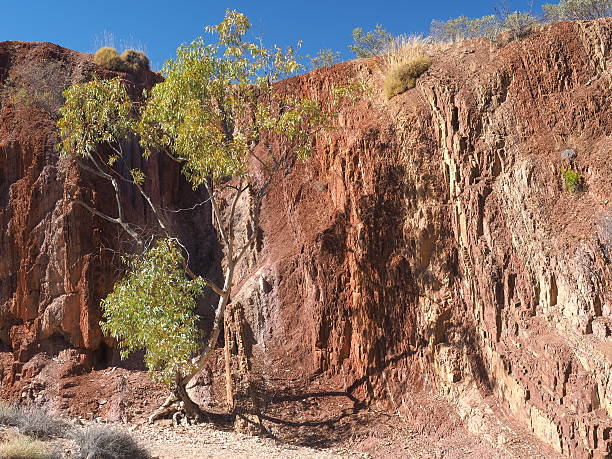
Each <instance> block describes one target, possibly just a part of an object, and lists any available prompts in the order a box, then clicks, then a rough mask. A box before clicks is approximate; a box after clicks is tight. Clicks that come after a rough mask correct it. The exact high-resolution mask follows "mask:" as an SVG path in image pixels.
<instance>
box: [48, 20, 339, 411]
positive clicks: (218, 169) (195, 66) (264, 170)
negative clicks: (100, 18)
mask: <svg viewBox="0 0 612 459" xmlns="http://www.w3.org/2000/svg"><path fill="white" fill-rule="evenodd" d="M249 28H250V24H249V21H248V19H247V18H246V17H245V16H244V15H242V14H241V13H238V12H236V11H229V10H228V11H227V13H226V16H225V18H224V20H223V21H222V22H221V23H220V24H218V25H217V26H213V27H207V28H206V31H207V32H209V33H212V34H214V35H216V37H217V40H216V41H215V42H212V43H208V42H207V41H206V40H205V39H204V38H201V37H200V38H197V39H195V40H194V41H193V42H191V43H190V44H187V45H182V46H180V47H179V48H178V49H177V52H176V57H175V58H173V59H171V60H169V61H168V62H166V63H165V64H164V66H163V69H162V71H161V73H162V76H163V77H164V80H163V82H161V83H158V84H157V85H155V86H154V87H153V88H152V89H151V90H150V92H148V93H145V94H144V95H143V100H142V101H141V102H139V103H135V102H133V101H132V100H131V99H130V97H129V96H128V93H127V91H126V89H125V84H124V82H122V81H120V80H119V79H112V80H100V79H93V80H91V81H89V82H85V83H80V84H75V85H74V86H72V87H70V88H69V89H67V90H66V91H65V94H64V96H65V98H66V103H65V105H64V107H63V108H62V109H61V115H62V118H61V119H60V121H59V123H58V126H59V129H60V137H61V142H60V144H59V147H60V150H61V151H62V152H63V153H64V154H66V155H70V156H71V157H73V158H75V159H76V160H77V161H78V162H79V164H80V165H81V167H83V168H84V169H85V170H88V171H90V172H91V173H93V174H96V175H97V176H99V177H101V178H104V179H105V180H108V181H109V182H110V183H111V184H112V189H113V190H114V194H115V198H114V201H115V204H116V215H109V214H106V213H103V212H102V211H101V210H100V209H97V208H95V207H94V206H93V205H90V204H88V203H87V202H85V201H84V200H81V199H75V201H76V202H78V203H79V204H81V205H82V206H84V207H85V208H87V209H88V210H89V211H91V212H92V213H94V214H96V215H98V216H99V217H100V218H103V219H105V220H108V221H110V222H113V223H116V224H118V225H120V226H121V227H122V228H123V229H124V230H125V231H126V232H127V234H129V235H130V236H131V237H132V238H133V239H134V241H136V246H137V247H138V250H137V253H135V254H133V255H131V256H127V257H126V258H125V262H126V265H127V270H126V273H125V274H124V276H123V277H122V278H121V279H120V280H119V281H118V282H117V283H116V284H115V286H114V289H113V291H112V292H111V293H110V294H109V295H108V296H107V297H106V299H104V300H103V302H102V309H103V318H104V322H103V324H102V327H103V330H104V331H106V332H107V333H109V334H110V335H111V336H113V337H115V338H116V339H117V340H118V341H119V345H120V348H121V350H122V354H123V355H126V354H127V353H129V352H131V351H134V350H137V349H145V350H146V354H145V363H146V364H147V366H148V368H149V370H150V372H151V374H152V375H153V377H155V378H157V379H158V380H160V381H162V382H164V383H166V384H168V385H169V386H170V387H171V389H172V395H171V396H170V397H169V398H168V400H167V401H166V402H165V403H164V406H166V407H168V406H169V405H171V404H172V403H173V402H175V401H176V400H180V401H182V402H183V404H184V408H185V410H186V411H187V412H188V414H190V415H192V416H197V415H198V413H199V408H198V406H197V405H196V404H195V403H193V402H192V401H191V400H190V398H189V395H188V394H187V391H186V386H187V384H188V383H189V381H190V380H191V379H192V378H193V377H194V376H195V375H196V374H197V373H198V371H200V370H201V369H202V368H203V367H204V365H205V363H206V361H207V359H208V358H209V356H210V355H211V353H212V352H213V350H214V349H215V347H216V345H217V341H218V337H219V333H220V330H221V327H222V323H223V318H224V314H225V310H226V308H227V306H228V304H229V302H230V299H231V296H232V292H233V286H234V285H235V283H236V282H235V272H236V266H237V265H238V263H240V261H241V260H242V259H243V258H244V256H245V254H246V253H247V251H248V250H249V247H251V246H252V244H253V242H254V241H255V239H256V237H257V234H258V227H259V218H260V217H259V208H260V204H261V201H262V199H263V197H264V196H265V195H266V193H267V192H268V191H269V189H270V186H271V185H272V184H273V183H274V181H275V180H278V179H282V177H283V176H284V174H285V173H286V172H287V171H288V170H289V169H290V168H291V167H292V166H293V165H294V164H295V162H296V160H303V159H305V158H307V157H308V156H309V154H310V152H311V150H312V148H313V139H314V134H315V133H316V132H317V131H318V130H321V129H324V128H326V127H328V126H329V125H330V120H331V117H332V108H331V107H329V106H328V107H327V109H323V108H322V106H321V105H320V104H319V103H318V102H317V101H316V100H314V99H312V98H308V97H300V96H297V95H291V94H288V93H286V92H283V91H279V90H278V86H277V85H275V83H276V82H278V81H279V80H281V79H283V78H285V77H287V76H290V75H292V74H295V73H296V72H298V71H299V70H300V69H301V66H300V64H299V63H298V60H297V58H296V54H295V52H294V49H293V48H291V47H288V48H286V49H282V48H280V47H278V46H275V47H273V48H270V49H268V48H265V47H263V46H262V45H261V44H259V43H256V42H254V41H248V40H247V33H248V31H249ZM345 94H347V92H346V88H338V89H337V92H336V95H337V96H338V97H341V96H342V95H345ZM336 100H337V99H336ZM134 139H136V140H137V141H138V142H139V143H140V145H141V147H142V151H143V157H144V158H145V159H149V158H150V157H151V156H152V155H166V156H167V157H169V158H171V159H172V160H174V161H176V162H177V163H179V164H180V165H181V170H182V173H183V174H184V176H185V177H186V178H187V180H188V181H189V182H190V183H191V184H192V186H193V187H194V188H199V187H204V188H205V189H206V191H207V195H208V199H209V200H210V207H211V209H212V211H211V212H212V217H213V221H214V224H215V227H216V230H217V233H218V237H219V239H220V242H221V243H222V245H223V247H224V255H225V263H224V281H223V285H216V284H215V283H214V282H212V281H210V280H208V279H205V278H203V277H202V276H199V275H196V274H195V273H193V272H192V271H191V270H190V269H189V266H188V262H187V260H188V256H189V254H188V253H187V251H186V249H185V247H184V245H182V244H181V241H180V240H179V239H178V238H177V236H176V234H173V231H172V227H171V225H170V224H169V220H168V218H167V215H166V211H165V210H164V209H162V208H161V207H160V206H159V205H157V204H156V203H155V202H154V200H153V199H151V197H150V196H149V195H148V194H147V192H146V187H145V186H144V184H145V179H146V176H145V173H144V171H142V170H140V169H136V168H132V169H130V159H129V157H128V156H129V155H128V154H127V152H126V149H125V145H127V144H128V142H127V141H129V140H134ZM272 142H274V144H273V143H272ZM256 147H257V148H256ZM103 152H110V154H102V153H103ZM122 170H123V171H126V170H130V174H129V175H128V174H122V172H121V171H122ZM253 170H256V171H257V173H253ZM124 181H126V182H129V183H130V184H131V185H132V186H133V187H134V188H135V190H137V192H138V193H140V194H141V195H142V196H143V198H144V200H145V201H146V203H147V204H148V205H149V206H150V208H151V209H152V211H153V214H154V215H155V217H156V220H157V226H158V230H159V233H161V237H159V238H158V239H157V240H155V241H151V240H146V239H144V238H143V237H142V236H141V235H140V232H139V231H137V230H136V229H135V228H134V227H133V226H132V225H131V224H130V222H129V219H127V218H126V216H125V210H124V200H125V196H124V195H122V192H121V190H122V186H121V182H124ZM245 194H248V196H249V198H250V201H251V203H252V204H251V209H250V216H249V218H250V225H249V226H250V233H249V234H248V235H247V237H246V238H245V237H242V238H241V237H239V236H238V235H237V208H238V203H239V200H240V199H241V197H243V196H244V195H245ZM205 287H210V288H211V289H212V290H213V291H214V292H215V293H216V294H217V295H218V297H219V300H218V304H217V305H216V307H215V318H214V322H213V325H212V329H211V330H210V331H209V333H208V337H207V339H206V341H205V343H204V344H202V339H201V336H199V333H198V330H197V327H196V319H197V316H196V314H195V312H194V309H195V305H196V301H197V298H198V296H199V295H201V294H202V292H203V290H204V288H205Z"/></svg>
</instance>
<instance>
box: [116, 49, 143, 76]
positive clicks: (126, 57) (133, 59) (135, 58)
mask: <svg viewBox="0 0 612 459" xmlns="http://www.w3.org/2000/svg"><path fill="white" fill-rule="evenodd" d="M121 61H122V63H123V65H124V67H125V68H126V69H129V70H131V71H132V72H138V71H140V70H145V69H148V68H149V58H148V57H147V55H146V54H145V53H143V52H142V51H136V50H134V49H126V50H125V51H123V53H121Z"/></svg>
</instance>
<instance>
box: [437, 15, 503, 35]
mask: <svg viewBox="0 0 612 459" xmlns="http://www.w3.org/2000/svg"><path fill="white" fill-rule="evenodd" d="M429 32H430V36H431V37H432V38H433V39H434V40H437V41H442V42H455V41H460V40H468V39H470V38H478V37H485V38H488V39H489V40H493V39H494V38H495V37H496V36H497V35H498V34H499V33H500V32H501V25H500V23H499V20H498V18H497V17H496V16H495V15H493V14H491V15H489V16H483V17H481V18H468V17H467V16H459V17H457V18H454V19H449V20H448V21H437V20H435V19H434V20H433V21H431V25H430V26H429Z"/></svg>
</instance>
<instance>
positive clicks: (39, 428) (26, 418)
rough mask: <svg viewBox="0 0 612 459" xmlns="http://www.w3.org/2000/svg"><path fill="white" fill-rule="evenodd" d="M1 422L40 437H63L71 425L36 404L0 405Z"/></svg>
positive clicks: (24, 432) (26, 433) (25, 433)
mask: <svg viewBox="0 0 612 459" xmlns="http://www.w3.org/2000/svg"><path fill="white" fill-rule="evenodd" d="M0 424H2V425H6V426H12V427H17V429H19V432H21V433H22V434H24V435H28V436H30V437H34V438H38V439H47V438H53V437H63V436H65V435H66V433H67V432H68V431H69V430H70V426H69V425H68V424H67V423H66V422H64V421H63V420H61V419H58V418H54V417H51V416H50V415H49V414H48V413H47V412H46V411H44V410H43V409H41V408H37V407H34V406H27V407H23V406H19V405H0Z"/></svg>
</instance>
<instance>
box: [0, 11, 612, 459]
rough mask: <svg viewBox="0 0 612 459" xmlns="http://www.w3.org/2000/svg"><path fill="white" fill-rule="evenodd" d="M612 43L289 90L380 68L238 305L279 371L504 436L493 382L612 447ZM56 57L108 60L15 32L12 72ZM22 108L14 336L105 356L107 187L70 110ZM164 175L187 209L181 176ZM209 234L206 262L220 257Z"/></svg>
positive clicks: (270, 234)
mask: <svg viewBox="0 0 612 459" xmlns="http://www.w3.org/2000/svg"><path fill="white" fill-rule="evenodd" d="M611 47H612V21H611V20H598V21H592V22H572V23H559V24H556V25H554V26H551V27H545V28H541V29H539V30H537V31H535V32H534V33H532V34H531V35H529V36H528V37H526V38H525V39H522V40H520V41H515V42H511V43H509V44H507V45H505V46H503V47H495V46H492V45H491V44H490V43H489V42H488V41H486V40H484V39H482V40H473V41H469V42H463V43H459V44H456V45H453V46H450V47H449V48H448V49H446V50H445V51H444V52H442V53H439V54H438V55H437V56H436V58H435V59H434V63H433V65H432V66H431V68H430V69H429V70H428V72H427V73H426V74H425V75H423V76H422V77H421V78H419V80H418V83H417V87H416V88H415V89H413V90H410V91H408V92H406V93H404V94H402V95H400V96H397V97H395V98H394V99H392V100H391V101H389V102H386V101H384V100H383V99H382V96H381V95H380V91H379V89H380V87H381V83H382V68H381V65H380V63H379V62H377V61H376V60H368V61H356V62H352V63H346V64H341V65H339V66H336V67H334V68H332V69H322V70H317V71H314V72H312V73H310V74H308V75H304V76H302V77H299V78H294V79H291V80H288V81H287V82H285V83H284V85H285V87H286V88H287V89H288V90H290V91H295V92H296V93H301V94H310V95H315V96H316V95H317V94H325V93H326V91H327V89H329V87H330V85H331V84H333V83H335V82H343V81H346V79H347V78H350V77H353V76H360V77H363V78H365V79H367V80H368V81H369V82H370V83H371V85H372V86H373V88H374V95H373V96H372V97H371V98H369V99H368V100H367V101H362V102H359V103H358V104H356V105H355V106H353V107H347V108H346V109H345V110H343V112H342V113H341V114H340V118H339V123H340V127H339V128H338V129H336V130H334V131H332V132H330V133H328V134H325V135H323V136H321V137H320V138H319V139H318V140H317V147H318V149H317V152H316V154H315V155H314V156H313V158H311V159H310V160H309V161H307V162H306V163H305V164H300V165H298V166H297V167H296V168H295V170H294V171H293V172H292V173H291V174H290V175H289V176H288V177H287V178H286V179H285V180H283V181H282V183H280V184H279V185H278V186H277V187H276V188H274V190H273V191H272V192H271V194H270V195H269V196H268V197H267V198H266V201H265V203H264V208H263V209H262V221H263V224H262V228H261V231H262V238H261V241H260V244H258V246H257V249H256V250H255V251H254V252H253V253H252V254H251V257H250V258H249V260H248V262H247V264H245V265H244V266H243V267H242V275H243V281H242V284H241V290H240V292H239V294H238V295H236V298H235V302H237V303H240V304H242V305H243V306H244V311H245V314H246V316H247V319H248V321H249V325H250V329H251V330H252V332H253V333H252V337H253V344H254V348H253V349H254V352H253V355H254V357H253V359H254V360H256V361H257V362H258V364H257V368H258V371H260V372H261V374H262V377H263V378H264V379H265V378H269V379H272V378H279V377H280V378H281V379H282V378H285V379H290V378H289V377H288V376H287V375H291V378H297V377H309V376H312V375H324V376H325V377H327V378H329V380H331V381H333V382H334V384H336V385H337V386H338V389H342V390H347V389H349V388H350V390H351V391H356V392H355V393H357V392H359V396H360V397H369V398H370V399H375V400H379V401H380V402H381V403H382V404H383V405H384V406H385V407H387V408H388V409H393V410H401V409H402V407H403V406H404V405H405V404H408V401H409V399H410V397H411V394H414V393H417V392H419V391H431V392H434V393H437V394H441V395H443V396H444V397H446V398H447V399H448V400H450V401H452V402H453V404H454V405H455V406H456V407H457V412H458V413H459V415H460V416H461V417H462V418H463V419H464V420H465V423H466V425H467V426H468V427H469V428H470V429H471V430H472V431H474V432H476V433H479V434H481V435H483V436H487V435H489V431H488V430H487V429H488V428H487V425H488V423H490V422H495V416H493V415H492V414H491V413H490V410H487V408H486V406H485V405H484V404H483V403H482V400H483V396H484V395H483V394H486V393H492V394H494V396H495V397H496V399H497V400H498V401H499V403H500V405H502V406H503V407H506V408H507V409H508V410H509V411H510V412H511V413H512V415H513V416H514V417H515V418H516V419H518V420H519V421H520V422H521V423H522V424H523V425H524V426H526V427H527V428H529V429H531V430H532V431H533V432H534V434H535V435H536V436H537V437H539V438H540V439H541V440H542V441H544V442H546V443H548V444H550V445H551V446H552V447H554V448H555V449H556V450H557V451H558V452H560V453H563V454H566V455H574V456H579V457H590V456H595V457H606V455H610V454H612V438H611V436H612V376H611V375H612V371H611V370H612V318H611V316H612V209H611V203H610V200H612V180H611V179H610V177H612V165H611V164H610V161H609V159H610V157H611V154H612V140H611V139H612V137H611V136H612V123H611V121H610V120H611V119H612V116H611V115H612V108H611V104H610V95H611V86H612V76H611V74H610V65H611V55H610V49H611ZM51 52H55V53H58V55H59V56H60V57H59V58H60V59H62V60H63V61H65V62H66V63H67V64H66V65H68V66H70V68H71V69H79V68H81V67H79V66H87V65H91V64H87V63H86V62H85V57H84V56H83V55H78V54H76V53H71V52H68V51H66V50H61V49H59V48H55V47H51V46H50V45H28V44H14V43H8V44H2V45H0V78H6V76H7V75H8V74H9V73H10V72H11V71H13V70H11V69H14V65H15V64H14V62H15V60H16V59H18V57H16V56H21V57H20V58H21V59H25V57H24V56H28V55H29V54H28V53H51ZM55 58H57V57H55ZM74 71H76V70H73V72H74ZM73 75H74V74H73ZM73 77H74V76H73ZM2 110H3V111H2V118H1V124H0V144H1V145H2V147H1V150H0V165H1V167H0V192H1V193H0V199H1V200H2V204H3V206H2V209H1V210H0V228H2V236H1V239H0V247H1V253H2V259H1V261H0V281H1V288H0V306H2V316H1V317H2V318H1V324H0V328H1V329H2V331H3V335H2V341H3V343H5V344H7V345H8V346H10V347H11V349H12V351H13V353H14V354H15V356H16V358H17V360H18V362H24V361H26V360H27V359H28V358H29V356H31V355H32V353H33V352H36V351H37V350H39V349H41V346H42V347H44V346H43V344H44V343H47V342H49V340H50V339H51V338H54V337H55V338H56V339H60V338H61V340H63V342H64V343H67V344H66V345H70V346H75V347H78V348H81V349H83V351H84V352H86V351H87V350H89V351H91V350H95V349H99V348H100V346H101V339H102V338H101V336H100V334H99V328H98V326H97V321H98V319H99V312H98V308H97V302H98V300H99V298H100V297H101V296H102V295H103V294H104V293H105V292H106V291H107V290H108V288H109V286H110V285H111V283H112V281H113V280H114V278H115V273H114V272H113V271H112V262H111V260H109V259H108V258H106V257H105V255H104V254H103V253H102V251H101V249H100V247H104V246H113V244H114V242H112V241H113V240H114V239H116V237H117V236H116V234H117V233H116V229H113V228H109V227H106V226H105V225H104V224H102V223H101V222H99V221H98V219H96V218H95V217H92V216H91V215H88V214H87V212H85V211H84V210H83V209H77V208H76V207H75V206H73V205H71V204H69V203H67V201H66V200H65V199H64V198H65V196H66V194H67V193H68V192H81V193H88V195H87V196H89V197H90V198H91V199H99V200H100V201H96V202H100V203H101V205H103V196H104V190H103V189H99V188H98V187H99V186H101V185H99V184H97V183H96V182H95V181H91V178H88V177H86V176H83V174H82V173H80V172H79V171H78V170H77V169H76V168H75V167H74V165H72V164H69V163H67V162H66V161H65V160H58V158H57V156H56V154H55V153H53V150H52V148H51V145H52V143H53V135H52V134H51V132H52V125H51V124H50V123H49V122H42V121H41V120H40V119H39V118H37V117H35V116H31V114H27V115H20V114H19V113H20V112H19V111H16V110H13V109H11V108H7V107H3V108H2ZM568 148H571V149H573V150H575V151H576V152H577V158H576V160H575V167H577V168H578V170H579V171H580V172H581V174H582V176H583V184H582V188H581V190H580V191H578V192H576V193H568V192H567V191H565V190H564V185H563V181H562V178H561V173H560V167H561V165H562V164H563V163H562V160H561V157H560V153H561V151H563V150H565V149H568ZM136 156H137V154H136ZM135 161H137V158H135ZM151 167H155V166H154V165H153V166H151ZM175 172H176V171H175ZM152 176H154V177H156V179H154V180H153V183H151V184H150V186H151V187H153V188H155V189H158V190H162V189H163V190H168V189H169V190H171V191H164V193H161V192H159V194H160V195H162V194H163V195H164V196H163V199H165V201H164V202H167V203H168V204H169V205H170V204H172V205H177V206H178V203H177V200H179V196H182V194H181V193H178V192H176V191H175V190H177V189H178V188H180V187H181V186H182V185H180V183H182V182H180V180H179V179H178V178H177V175H176V174H175V173H174V172H173V173H170V172H164V173H159V174H158V175H155V174H152ZM168 183H171V184H172V185H168ZM79 190H80V191H79ZM160 199H161V198H160ZM244 205H245V212H244V214H246V205H247V203H244ZM134 207H135V209H137V210H138V212H139V214H138V215H139V216H138V219H140V221H143V222H146V218H147V217H146V215H145V212H144V210H143V206H142V204H141V203H140V204H139V203H138V202H137V200H136V201H135V204H134ZM138 212H137V213H138ZM197 218H200V219H204V221H208V220H206V219H207V218H208V217H207V215H201V216H200V217H197ZM195 219H196V217H194V221H195ZM177 225H178V226H179V227H180V228H182V230H183V231H184V232H185V234H190V233H191V231H194V230H195V228H196V227H198V228H199V227H200V226H198V225H192V224H190V222H188V221H182V222H177ZM202 231H203V233H202V234H203V235H202V237H201V238H198V237H194V236H193V235H191V240H192V241H196V240H198V239H206V238H205V237H204V233H206V234H210V232H209V231H208V232H205V231H204V230H202ZM206 240H208V241H209V242H208V243H207V244H204V245H205V246H206V247H208V249H200V250H201V257H202V259H203V260H206V261H201V263H202V266H203V267H206V266H209V265H210V263H213V264H214V262H215V261H216V260H215V257H214V254H212V253H211V252H213V251H214V250H213V249H211V248H210V247H213V246H214V244H213V243H212V242H210V238H209V239H206ZM109 241H111V242H109ZM196 246H197V244H196V243H195V242H194V247H196ZM5 254H6V255H5ZM203 269H205V268H203ZM210 269H212V268H210ZM56 311H59V312H56ZM45 339H46V341H45ZM17 365H18V367H17V368H16V369H15V371H13V373H14V374H18V373H19V371H18V370H19V363H18V364H17ZM509 435H510V434H509ZM491 442H493V443H496V442H497V443H498V446H499V445H502V446H504V445H505V446H504V447H506V450H507V451H508V452H510V453H512V452H514V453H516V451H513V450H512V445H511V443H512V442H510V441H507V439H506V440H504V439H500V438H492V439H491Z"/></svg>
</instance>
